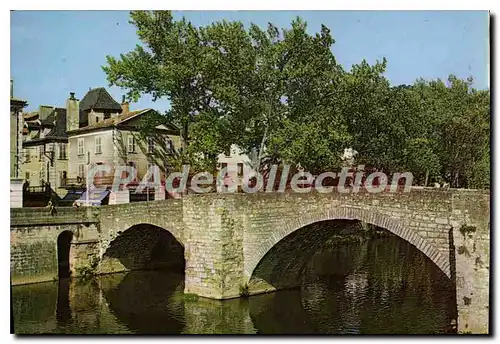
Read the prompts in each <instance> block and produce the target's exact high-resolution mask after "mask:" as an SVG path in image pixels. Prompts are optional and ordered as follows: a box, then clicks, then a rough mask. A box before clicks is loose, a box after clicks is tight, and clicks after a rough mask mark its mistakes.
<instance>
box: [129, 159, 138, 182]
mask: <svg viewBox="0 0 500 344" xmlns="http://www.w3.org/2000/svg"><path fill="white" fill-rule="evenodd" d="M127 165H129V166H132V167H133V168H134V172H133V176H134V180H135V179H136V178H137V163H136V162H135V161H129V162H128V163H127Z"/></svg>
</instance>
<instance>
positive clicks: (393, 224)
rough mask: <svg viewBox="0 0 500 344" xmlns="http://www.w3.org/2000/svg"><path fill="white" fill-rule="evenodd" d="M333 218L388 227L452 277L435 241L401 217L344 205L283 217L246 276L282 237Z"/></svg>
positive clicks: (248, 274) (253, 270)
mask: <svg viewBox="0 0 500 344" xmlns="http://www.w3.org/2000/svg"><path fill="white" fill-rule="evenodd" d="M330 220H357V221H361V222H365V223H368V224H371V225H374V226H377V227H380V228H383V229H386V230H388V231H389V232H391V233H393V234H395V235H397V236H398V237H400V238H402V239H403V240H405V241H407V242H409V243H410V244H411V245H413V246H415V247H416V248H417V249H418V250H420V251H421V252H422V253H423V254H424V255H425V256H427V257H428V258H429V259H430V260H431V261H432V262H434V264H436V265H437V266H438V268H439V269H440V270H441V271H443V273H444V274H445V275H446V276H447V277H448V278H450V263H449V261H448V259H447V258H446V257H445V256H444V255H443V254H442V253H441V252H440V251H439V250H438V249H437V248H436V247H435V246H434V245H433V244H432V243H430V242H429V241H427V240H426V239H424V238H422V237H421V236H420V235H418V234H417V233H416V232H415V231H413V230H411V229H409V228H407V227H406V226H405V225H404V224H403V223H401V222H400V221H399V220H396V219H393V218H390V217H389V216H386V215H383V214H380V213H378V212H376V211H373V210H366V209H358V208H345V207H339V208H335V209H330V210H325V211H324V212H323V213H320V214H318V213H312V214H307V215H304V216H302V217H300V218H291V219H290V218H283V220H282V221H281V223H280V224H279V225H278V226H277V228H278V230H277V231H275V232H274V233H273V235H270V236H269V239H268V240H266V241H265V242H264V243H263V244H262V245H260V247H259V249H258V250H257V254H256V255H255V256H254V257H251V261H249V263H248V267H247V268H246V269H245V274H246V275H247V278H249V279H250V278H251V277H252V276H253V274H254V272H255V269H256V268H257V265H258V264H259V262H260V261H261V260H262V259H263V258H264V256H265V255H266V254H267V253H268V252H269V251H270V250H271V249H272V248H273V247H274V246H275V245H276V244H278V243H279V242H280V241H281V240H282V239H283V238H285V237H287V236H288V235H290V234H292V233H294V232H295V231H297V230H299V229H301V228H303V227H306V226H309V225H311V224H313V223H317V222H323V221H330Z"/></svg>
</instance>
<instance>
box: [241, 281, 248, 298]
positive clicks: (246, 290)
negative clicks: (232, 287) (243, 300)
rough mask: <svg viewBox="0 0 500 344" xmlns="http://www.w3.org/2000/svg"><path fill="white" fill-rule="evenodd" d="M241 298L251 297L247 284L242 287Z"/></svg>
mask: <svg viewBox="0 0 500 344" xmlns="http://www.w3.org/2000/svg"><path fill="white" fill-rule="evenodd" d="M240 296H241V297H249V296H250V289H249V288H248V284H247V283H245V284H244V285H240Z"/></svg>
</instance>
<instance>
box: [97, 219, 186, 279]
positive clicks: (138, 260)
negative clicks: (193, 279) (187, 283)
mask: <svg viewBox="0 0 500 344" xmlns="http://www.w3.org/2000/svg"><path fill="white" fill-rule="evenodd" d="M106 242H107V243H106V245H105V246H104V249H103V250H102V251H101V261H100V264H99V265H100V268H99V272H100V273H112V272H121V271H132V270H164V269H173V270H175V271H178V272H182V273H183V272H184V267H185V258H184V244H183V243H182V242H181V241H180V240H179V239H178V237H177V236H176V235H174V233H173V231H169V230H167V229H165V228H163V227H160V226H157V225H154V224H151V223H145V222H139V223H136V224H133V225H131V226H130V225H125V226H123V230H119V231H116V232H113V234H111V235H110V237H109V239H108V240H106Z"/></svg>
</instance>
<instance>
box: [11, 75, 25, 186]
mask: <svg viewBox="0 0 500 344" xmlns="http://www.w3.org/2000/svg"><path fill="white" fill-rule="evenodd" d="M27 105H28V104H27V102H26V101H24V100H21V99H18V98H15V97H14V83H13V81H12V80H11V81H10V178H11V179H13V178H15V179H18V178H22V176H20V167H21V154H22V127H23V117H22V114H23V109H24V108H25V107H26V106H27Z"/></svg>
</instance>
